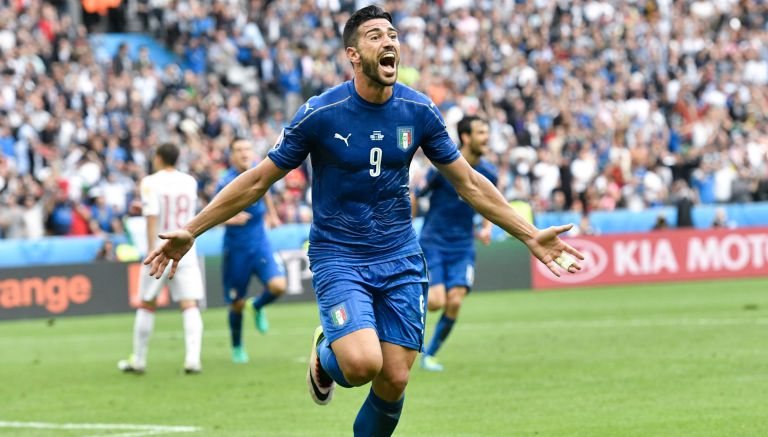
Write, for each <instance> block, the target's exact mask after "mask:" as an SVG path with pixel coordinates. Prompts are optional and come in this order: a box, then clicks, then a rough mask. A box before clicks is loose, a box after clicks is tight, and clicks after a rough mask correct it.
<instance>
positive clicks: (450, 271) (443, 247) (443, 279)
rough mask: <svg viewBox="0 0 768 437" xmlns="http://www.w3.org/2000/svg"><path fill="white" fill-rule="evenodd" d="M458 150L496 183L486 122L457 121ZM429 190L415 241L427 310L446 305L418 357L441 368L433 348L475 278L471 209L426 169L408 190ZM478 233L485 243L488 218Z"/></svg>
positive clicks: (421, 193) (431, 366)
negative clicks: (425, 274) (424, 271)
mask: <svg viewBox="0 0 768 437" xmlns="http://www.w3.org/2000/svg"><path fill="white" fill-rule="evenodd" d="M458 134H459V142H460V143H461V146H460V149H459V151H460V152H461V155H462V156H463V157H464V159H466V160H467V163H468V164H469V165H471V166H472V167H473V168H474V169H475V170H476V171H477V172H478V173H480V174H481V175H483V176H485V177H486V178H488V180H489V181H491V183H492V184H493V185H496V182H497V176H496V168H495V167H494V166H493V165H492V164H491V163H489V162H488V161H486V160H484V159H482V156H483V154H484V153H485V151H486V148H487V145H488V123H487V122H486V121H485V120H483V119H481V118H479V117H476V116H467V117H464V118H463V119H461V121H459V124H458ZM427 194H430V198H429V205H430V206H429V211H428V212H427V215H426V216H425V217H424V226H423V227H422V229H421V238H420V239H419V243H420V244H421V249H422V250H423V251H424V258H426V260H427V267H428V268H429V299H428V303H427V308H428V309H429V310H430V311H436V310H440V309H443V308H444V309H445V311H444V312H443V315H442V316H441V317H440V320H439V321H438V322H437V326H436V327H435V332H434V333H433V334H432V340H430V342H429V346H427V349H426V350H425V351H424V354H423V355H422V357H421V361H420V364H421V367H422V368H424V369H426V370H430V371H440V370H443V366H442V365H441V364H440V363H439V362H438V361H437V359H435V354H436V353H437V350H438V349H440V346H441V345H442V343H443V341H445V339H446V338H447V337H448V334H449V333H450V332H451V329H452V328H453V324H454V323H455V322H456V318H457V317H458V315H459V309H460V308H461V303H462V302H463V300H464V297H465V296H466V295H467V293H468V292H469V290H470V289H471V288H472V283H473V282H474V279H475V244H474V236H475V224H474V216H475V210H473V209H472V207H471V206H469V204H467V203H466V202H465V201H463V200H462V199H461V197H459V194H458V193H457V192H456V190H455V189H454V188H453V186H452V185H451V184H450V182H448V180H447V179H445V178H444V177H443V176H441V175H440V173H439V172H438V171H437V170H436V169H434V168H431V169H430V170H429V172H428V173H427V176H426V180H425V181H424V183H423V184H420V186H418V187H417V188H416V189H415V190H414V193H413V196H414V198H413V199H412V204H413V205H414V206H416V204H417V202H416V197H420V196H424V195H427ZM478 238H480V239H481V240H483V242H484V243H486V244H488V241H489V240H490V222H488V221H487V220H485V221H484V225H483V228H482V230H481V231H480V232H479V233H478Z"/></svg>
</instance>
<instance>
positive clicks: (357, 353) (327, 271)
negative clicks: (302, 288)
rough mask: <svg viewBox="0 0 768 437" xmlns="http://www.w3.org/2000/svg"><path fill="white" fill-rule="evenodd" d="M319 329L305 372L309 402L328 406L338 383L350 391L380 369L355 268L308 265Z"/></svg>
mask: <svg viewBox="0 0 768 437" xmlns="http://www.w3.org/2000/svg"><path fill="white" fill-rule="evenodd" d="M313 272H314V275H313V278H312V281H313V286H314V288H315V293H316V294H317V302H318V311H319V313H320V321H321V323H322V326H321V327H318V328H317V329H316V330H315V335H314V337H313V341H312V348H311V350H310V359H309V366H308V369H307V385H308V388H309V393H310V395H311V397H312V399H313V400H314V401H315V402H316V403H318V404H320V405H325V404H327V403H328V402H330V400H331V398H332V396H333V390H334V387H335V385H336V384H337V383H338V384H339V385H341V386H343V387H352V386H356V385H362V384H365V383H367V382H370V381H371V380H372V379H373V377H374V376H376V374H377V373H378V372H379V370H380V369H381V346H380V344H379V338H378V336H377V335H376V330H375V329H376V321H375V318H374V314H373V296H372V295H371V294H370V292H369V291H368V290H366V288H365V286H364V283H363V281H362V279H361V277H360V273H359V267H356V266H339V265H330V266H323V265H314V266H313Z"/></svg>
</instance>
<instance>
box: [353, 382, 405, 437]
mask: <svg viewBox="0 0 768 437" xmlns="http://www.w3.org/2000/svg"><path fill="white" fill-rule="evenodd" d="M403 401H405V396H403V397H402V398H400V400H399V401H396V402H387V401H385V400H384V399H381V398H380V397H378V396H376V393H374V392H373V388H371V391H370V393H368V398H367V399H366V400H365V402H364V403H363V406H362V407H360V412H358V413H357V419H355V425H354V427H353V429H354V431H355V436H356V437H357V436H360V437H363V436H364V437H372V436H375V437H379V436H382V437H384V436H391V435H392V433H393V432H394V431H395V427H396V426H397V422H399V421H400V412H401V411H403Z"/></svg>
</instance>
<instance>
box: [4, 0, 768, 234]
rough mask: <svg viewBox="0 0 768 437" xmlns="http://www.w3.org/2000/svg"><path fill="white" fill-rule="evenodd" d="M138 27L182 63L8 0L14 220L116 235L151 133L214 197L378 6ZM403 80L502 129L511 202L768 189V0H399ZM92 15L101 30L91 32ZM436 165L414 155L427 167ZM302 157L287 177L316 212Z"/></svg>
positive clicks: (282, 199)
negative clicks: (241, 153)
mask: <svg viewBox="0 0 768 437" xmlns="http://www.w3.org/2000/svg"><path fill="white" fill-rule="evenodd" d="M131 4H132V5H133V6H132V7H131V8H128V9H126V12H125V13H126V14H127V16H126V18H127V19H126V22H127V23H129V26H128V27H129V28H131V26H132V27H133V28H135V30H139V31H141V32H144V33H148V34H150V35H152V36H154V37H155V38H156V39H157V40H158V41H160V42H161V43H162V44H164V45H165V46H166V47H168V48H169V49H170V50H172V51H173V52H174V53H175V54H177V55H178V56H179V59H182V60H183V63H182V65H175V64H171V65H169V66H166V67H165V68H162V69H161V68H158V66H157V65H155V63H154V62H153V60H152V59H151V58H150V57H149V54H148V51H147V50H141V51H140V52H139V55H138V56H137V57H131V56H129V55H128V47H123V48H121V49H120V50H118V52H117V53H115V54H114V56H113V57H112V58H111V62H100V61H99V60H97V57H96V56H95V54H94V48H93V47H91V45H90V43H89V41H88V35H89V29H87V28H86V27H84V26H74V25H73V21H72V18H71V13H70V12H71V11H68V10H67V6H66V3H55V4H52V3H45V2H41V1H40V0H24V1H10V0H0V53H1V54H2V56H0V236H2V237H3V238H39V237H41V236H43V235H87V234H110V235H121V234H123V233H124V232H125V230H124V224H123V219H124V218H125V217H126V216H130V215H137V214H140V204H139V202H138V193H137V181H138V180H139V179H140V178H141V177H143V176H144V175H146V174H147V173H148V172H149V171H150V168H149V162H150V161H151V159H150V158H151V153H152V148H153V147H154V146H156V145H159V144H161V143H163V142H166V141H171V142H175V143H178V144H181V145H183V154H182V157H181V159H180V168H181V169H183V170H185V171H188V172H190V173H191V174H193V175H194V176H195V177H196V178H197V180H198V181H199V186H200V193H201V198H202V199H203V203H205V202H207V201H208V200H210V198H211V197H212V196H213V195H214V191H213V189H214V187H215V185H216V182H217V180H218V178H219V176H220V175H221V174H222V171H223V170H224V169H225V168H226V167H227V165H228V163H227V159H228V157H227V149H228V145H229V143H230V142H231V140H232V139H233V138H235V137H245V138H248V139H251V140H252V141H253V142H254V144H255V147H256V149H257V152H258V154H259V156H264V155H265V154H266V152H267V151H268V150H269V148H270V147H271V145H272V144H273V143H274V142H275V141H276V139H277V137H278V135H279V133H280V131H281V129H282V128H283V126H284V125H285V124H286V123H287V121H288V120H290V119H291V118H292V116H293V113H294V112H295V111H296V110H297V109H298V107H299V106H300V105H301V104H302V103H303V102H304V100H305V99H307V98H308V97H310V96H312V95H315V94H318V93H321V92H322V91H323V90H324V89H326V88H328V87H330V86H333V85H335V84H337V83H339V82H342V81H344V80H347V79H349V78H351V68H350V66H349V63H348V61H347V60H346V57H345V55H344V52H343V50H342V46H341V41H340V33H341V29H342V27H343V25H344V23H345V21H346V20H347V18H348V17H349V15H350V13H351V12H352V11H354V10H355V9H356V8H357V7H361V6H364V5H365V4H367V2H366V3H362V2H354V1H343V0H315V1H312V2H303V1H299V0H275V1H264V0H250V1H246V0H226V1H224V0H136V1H135V2H133V3H131ZM383 6H385V8H387V9H388V10H390V11H391V12H392V14H393V17H394V21H395V25H396V27H397V28H398V30H399V35H400V40H401V44H402V47H401V49H402V62H401V64H402V65H401V67H400V80H401V81H402V82H404V83H406V84H408V85H411V86H413V87H415V88H417V89H419V90H421V91H423V92H424V93H426V94H427V95H428V96H429V97H430V98H431V99H432V100H433V101H434V102H435V104H436V105H438V106H439V107H440V109H441V111H442V112H443V115H444V117H445V119H446V122H447V124H448V126H449V132H451V134H452V135H454V139H455V132H454V131H455V125H456V123H457V122H458V120H459V119H460V118H461V117H462V116H463V115H464V114H480V115H483V116H485V117H487V118H488V120H489V121H490V125H491V140H490V149H491V153H490V156H489V157H490V159H491V160H492V161H493V162H494V163H495V164H496V165H497V166H498V168H499V170H500V175H501V180H500V189H501V190H502V192H503V193H504V194H505V195H506V197H507V198H508V199H509V200H522V201H527V202H529V203H530V205H531V206H532V208H533V211H534V213H537V212H544V211H566V210H571V211H583V212H589V211H596V210H603V211H604V210H612V209H615V208H629V209H633V210H637V209H642V208H646V207H650V206H658V205H667V204H676V203H677V202H679V201H681V199H684V200H685V201H686V202H690V203H692V204H698V203H704V204H712V203H727V202H749V201H762V200H768V129H766V128H767V127H768V87H766V85H768V2H764V1H757V0H739V1H737V0H711V1H706V0H697V1H690V0H686V1H672V0H652V1H642V0H636V1H631V0H630V1H618V0H617V1H593V0H589V1H581V0H568V1H564V0H558V1H550V0H533V1H521V0H517V1H512V0H494V1H490V0H481V1H465V0H442V1H407V2H406V1H401V0H396V1H392V2H388V3H386V4H385V5H383ZM90 30H91V31H92V30H94V29H93V28H92V27H91V29H90ZM427 166H428V163H427V162H426V159H425V158H424V157H423V156H422V155H417V158H416V159H415V161H414V166H413V168H412V177H414V178H419V177H420V176H421V175H423V173H424V172H425V171H426V168H427ZM310 173H311V169H310V168H308V166H306V165H305V166H302V167H301V168H299V169H296V170H294V171H293V172H291V173H290V174H289V175H288V176H287V177H286V178H285V179H284V180H282V181H281V182H279V183H278V184H277V185H276V186H275V187H274V189H273V196H274V198H275V201H276V204H277V208H278V212H279V215H280V219H281V220H282V221H283V222H284V223H290V222H308V221H309V220H311V210H310V207H309V202H310V196H309V193H308V190H309V185H308V180H309V179H310V177H311V174H310Z"/></svg>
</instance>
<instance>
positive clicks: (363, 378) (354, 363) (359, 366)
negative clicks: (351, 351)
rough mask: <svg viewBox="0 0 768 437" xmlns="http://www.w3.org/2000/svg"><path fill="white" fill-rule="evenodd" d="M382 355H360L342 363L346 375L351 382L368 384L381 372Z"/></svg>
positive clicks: (356, 384)
mask: <svg viewBox="0 0 768 437" xmlns="http://www.w3.org/2000/svg"><path fill="white" fill-rule="evenodd" d="M381 364H382V363H381V357H372V356H365V355H358V356H355V357H352V358H349V359H347V360H346V362H344V363H343V364H342V366H341V367H342V370H343V372H344V377H345V378H346V379H347V381H349V383H350V384H352V385H355V386H358V385H363V384H367V383H368V382H370V381H371V380H373V378H375V377H376V375H378V374H379V372H381Z"/></svg>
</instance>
